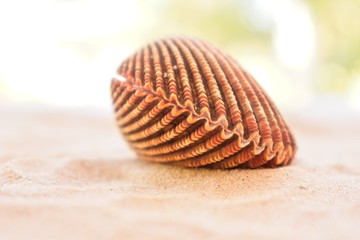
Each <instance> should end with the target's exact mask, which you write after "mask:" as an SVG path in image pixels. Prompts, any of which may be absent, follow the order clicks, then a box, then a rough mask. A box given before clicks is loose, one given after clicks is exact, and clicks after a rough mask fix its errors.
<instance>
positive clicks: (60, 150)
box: [0, 105, 360, 239]
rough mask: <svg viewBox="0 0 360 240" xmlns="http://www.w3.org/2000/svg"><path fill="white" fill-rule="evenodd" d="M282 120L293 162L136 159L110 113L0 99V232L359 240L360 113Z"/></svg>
mask: <svg viewBox="0 0 360 240" xmlns="http://www.w3.org/2000/svg"><path fill="white" fill-rule="evenodd" d="M285 117H286V119H287V120H288V122H289V124H290V125H291V126H292V128H293V129H294V134H295V136H296V138H297V140H298V145H299V152H298V154H297V157H296V160H295V162H294V164H292V165H291V166H288V167H283V168H278V169H258V170H230V171H222V170H208V169H183V168H177V167H172V166H167V165H160V164H151V163H145V162H142V161H140V160H138V159H137V158H136V156H135V155H134V154H133V153H132V151H131V150H130V149H129V148H128V146H127V145H126V143H125V142H124V140H123V139H122V138H121V136H120V134H119V133H118V131H117V129H116V127H115V123H114V120H113V117H112V113H111V111H110V110H91V109H83V108H81V109H61V108H50V107H31V106H10V105H3V106H1V107H0V123H1V127H0V239H244V238H245V239H263V238H267V239H320V238H323V239H360V227H359V226H360V147H359V143H360V141H359V137H358V136H360V125H359V124H358V122H360V118H349V117H346V116H345V117H343V118H341V117H338V118H329V116H306V117H304V116H299V115H296V114H295V115H294V114H293V115H291V114H290V115H288V116H285ZM329 119H330V120H331V121H330V120H329Z"/></svg>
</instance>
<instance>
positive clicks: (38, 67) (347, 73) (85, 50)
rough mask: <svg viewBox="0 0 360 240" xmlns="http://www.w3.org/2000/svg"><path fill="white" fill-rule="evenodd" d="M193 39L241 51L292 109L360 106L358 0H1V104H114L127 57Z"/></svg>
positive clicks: (259, 76) (241, 58) (240, 58)
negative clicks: (157, 44) (163, 41)
mask: <svg viewBox="0 0 360 240" xmlns="http://www.w3.org/2000/svg"><path fill="white" fill-rule="evenodd" d="M173 35H192V36H197V37H199V38H202V39H206V40H208V41H210V42H212V43H214V44H216V45H217V46H219V47H220V48H222V49H224V50H225V51H226V52H228V53H230V54H231V55H233V56H234V57H235V58H236V59H237V60H238V61H239V62H240V63H241V64H242V65H243V66H245V68H247V69H248V70H249V71H250V72H251V73H252V74H253V75H254V76H255V78H256V79H257V80H258V82H260V83H261V85H263V87H264V88H265V89H266V90H267V91H268V93H269V95H270V96H271V97H272V98H273V99H274V100H275V102H276V103H277V104H278V105H279V106H280V108H283V109H286V110H287V111H304V110H309V109H312V110H314V109H315V111H334V109H342V110H344V109H348V110H349V111H353V112H359V111H360V1H358V0H341V1H340V0H221V1H207V0H174V1H166V0H152V1H145V0H131V1H129V0H127V1H119V0H114V1H111V0H32V1H27V0H12V1H1V2H0V101H1V102H11V103H16V104H17V103H19V104H22V103H25V104H33V103H35V104H46V105H52V106H66V107H77V106H88V107H101V108H103V107H105V108H110V106H111V101H110V95H109V84H110V79H111V77H112V75H113V74H114V72H115V69H116V68H117V66H118V65H119V64H120V63H121V61H122V60H123V59H124V58H125V57H127V56H128V55H129V54H131V53H132V52H133V51H135V50H136V49H137V48H138V47H140V46H142V45H143V44H144V43H147V42H149V41H152V40H155V39H157V38H159V37H166V36H173Z"/></svg>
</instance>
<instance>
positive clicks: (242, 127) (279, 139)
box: [111, 38, 296, 169]
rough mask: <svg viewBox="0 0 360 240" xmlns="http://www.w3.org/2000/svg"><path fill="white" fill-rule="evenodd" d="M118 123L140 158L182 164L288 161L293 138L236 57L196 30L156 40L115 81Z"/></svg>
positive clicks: (243, 164) (128, 61)
mask: <svg viewBox="0 0 360 240" xmlns="http://www.w3.org/2000/svg"><path fill="white" fill-rule="evenodd" d="M111 94H112V99H113V105H114V110H115V115H116V120H117V124H118V126H119V129H120V130H121V132H122V133H123V135H124V137H125V139H126V140H127V141H128V142H129V145H130V146H131V147H132V148H133V149H134V150H135V152H136V153H137V155H138V156H139V158H141V159H143V160H146V161H153V162H161V163H171V164H175V165H178V166H184V167H200V166H207V167H212V168H223V169H225V168H235V167H242V168H256V167H260V166H265V167H276V166H281V165H287V164H289V163H290V162H291V160H292V159H293V158H294V154H295V150H296V145H295V141H294V138H293V135H292V134H291V132H290V130H289V128H288V126H287V125H286V123H285V122H284V120H283V118H282V116H281V115H280V113H279V111H278V110H277V108H276V107H275V105H274V103H273V102H272V101H271V99H270V98H269V97H268V96H267V95H266V93H265V92H264V90H263V89H262V88H261V87H260V86H259V84H258V83H257V82H256V81H255V79H254V78H253V77H252V76H251V75H250V74H249V73H248V72H247V71H245V70H244V69H243V68H242V67H241V66H240V65H239V64H237V63H236V61H234V59H233V58H231V57H230V56H228V55H227V54H225V53H224V52H222V51H221V50H219V49H218V48H216V47H214V46H213V45H211V44H209V43H207V42H204V41H201V40H199V39H195V38H167V39H161V40H159V41H156V42H153V43H151V44H149V45H147V46H145V47H144V48H142V49H140V50H139V51H137V52H136V53H135V54H133V55H132V56H130V57H129V58H128V59H126V60H125V61H124V62H123V63H122V64H121V66H120V67H119V69H118V70H117V77H114V78H113V79H112V82H111Z"/></svg>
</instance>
